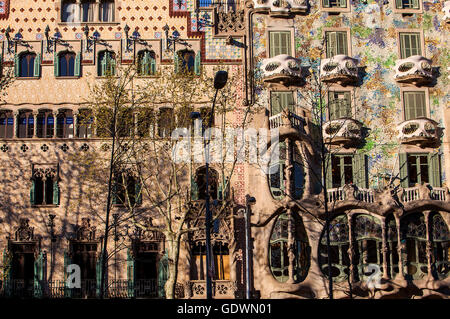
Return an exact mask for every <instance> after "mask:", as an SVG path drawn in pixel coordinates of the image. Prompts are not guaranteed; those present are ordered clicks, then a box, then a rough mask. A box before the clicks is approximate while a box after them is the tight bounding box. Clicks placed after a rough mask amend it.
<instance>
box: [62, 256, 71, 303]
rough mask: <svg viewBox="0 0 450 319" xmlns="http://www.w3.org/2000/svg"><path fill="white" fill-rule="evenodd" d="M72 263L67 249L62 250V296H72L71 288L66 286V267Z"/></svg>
mask: <svg viewBox="0 0 450 319" xmlns="http://www.w3.org/2000/svg"><path fill="white" fill-rule="evenodd" d="M71 263H72V258H71V257H70V254H69V252H68V251H67V250H65V251H64V287H65V289H64V297H67V298H71V297H72V288H69V287H67V277H68V276H67V267H68V266H69V265H70V264H71Z"/></svg>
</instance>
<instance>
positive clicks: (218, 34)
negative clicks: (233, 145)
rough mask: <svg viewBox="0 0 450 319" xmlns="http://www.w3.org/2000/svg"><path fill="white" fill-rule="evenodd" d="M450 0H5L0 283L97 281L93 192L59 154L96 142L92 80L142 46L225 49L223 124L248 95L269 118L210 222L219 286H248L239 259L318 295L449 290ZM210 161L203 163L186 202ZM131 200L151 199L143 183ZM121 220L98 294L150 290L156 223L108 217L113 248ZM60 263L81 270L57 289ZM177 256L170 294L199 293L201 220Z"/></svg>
mask: <svg viewBox="0 0 450 319" xmlns="http://www.w3.org/2000/svg"><path fill="white" fill-rule="evenodd" d="M449 10H450V2H449V1H442V0H431V1H428V0H253V1H252V0H245V1H244V0H214V1H213V0H158V1H152V0H120V1H119V0H33V1H32V0H15V1H11V0H3V1H0V42H1V51H0V60H1V69H2V72H3V74H6V72H7V70H10V71H11V74H12V76H13V78H14V80H13V82H12V84H11V85H10V86H9V87H8V88H7V89H6V90H5V91H4V92H1V93H5V94H4V97H3V98H2V101H1V104H0V159H1V166H0V168H1V171H0V254H1V256H0V257H1V258H0V263H1V275H2V277H1V278H0V280H1V285H0V294H1V296H2V297H5V298H6V297H9V296H23V297H35V298H41V297H46V298H66V297H72V298H97V297H98V296H99V287H100V286H99V285H100V272H101V264H100V263H101V260H102V256H101V246H102V243H103V240H104V235H105V234H104V224H103V222H102V216H103V214H104V212H105V207H106V204H105V201H104V200H98V201H97V202H94V203H87V202H84V201H83V198H84V193H83V192H84V191H85V190H84V189H83V188H82V187H80V186H79V183H78V178H79V174H78V172H79V170H78V169H79V168H78V167H76V165H75V162H74V161H73V158H74V157H77V156H79V155H80V154H88V153H89V152H93V151H94V150H102V147H103V145H105V143H108V141H109V138H108V137H105V136H102V135H101V134H100V132H98V131H97V130H94V129H92V128H91V126H90V123H89V121H88V122H86V121H85V120H86V116H87V115H86V114H87V113H86V105H85V100H86V98H87V95H88V92H89V86H88V83H92V81H94V82H95V81H102V79H103V78H104V77H105V75H106V74H107V73H108V72H110V73H111V72H112V73H113V74H114V73H115V72H116V70H118V69H120V68H121V67H123V66H126V65H130V64H133V63H138V65H140V66H143V67H142V70H141V73H140V76H141V77H142V79H143V80H145V81H152V80H153V79H154V78H156V77H157V76H158V74H159V71H160V70H161V68H163V67H164V68H171V67H173V68H180V67H182V68H186V70H187V71H189V72H192V73H193V74H195V75H197V76H201V74H202V72H208V70H209V71H211V70H213V69H214V68H217V67H220V66H227V67H228V68H229V69H230V70H232V72H234V73H235V74H239V76H235V77H232V76H231V75H230V78H232V79H233V82H232V83H228V84H227V85H231V86H233V87H234V88H236V89H237V90H238V92H239V98H237V99H236V101H235V104H236V105H235V110H234V111H233V112H232V114H233V116H232V118H230V119H229V121H228V122H227V123H235V124H238V123H239V121H240V120H241V119H242V112H243V111H242V110H244V109H245V108H246V107H248V106H250V108H252V109H253V110H254V114H253V116H252V118H251V122H250V124H249V125H250V126H251V127H253V128H256V129H259V128H265V129H267V130H269V131H270V130H278V132H279V139H280V160H279V162H277V163H275V164H274V165H275V166H277V167H278V168H279V169H278V170H277V172H276V173H273V174H265V173H263V172H262V170H261V169H260V167H258V166H257V165H252V164H249V163H239V164H238V165H237V167H236V173H235V174H234V175H233V177H232V180H231V187H232V189H233V199H232V201H231V202H232V203H231V204H230V207H229V208H228V209H227V210H226V212H227V213H226V214H225V215H226V216H225V217H223V218H221V219H220V220H219V221H218V222H217V223H215V226H214V231H213V232H212V239H211V242H212V252H213V253H212V255H213V256H212V260H213V265H214V267H215V271H214V272H213V275H214V277H213V297H214V298H243V297H244V296H245V287H246V284H247V282H246V275H245V270H246V268H247V266H249V268H250V269H251V273H250V280H249V283H250V288H251V295H252V298H264V299H267V298H307V299H316V298H317V299H321V298H328V297H329V291H328V289H329V279H330V275H331V278H332V282H333V295H334V298H350V297H352V298H444V299H447V298H449V296H450V259H449V254H450V231H449V227H450V193H449V188H448V187H449V183H448V177H449V176H450V145H449V142H450V134H449V127H450V111H449V110H450V104H449V84H450V74H449V70H450V45H449V39H450V37H449V31H450V11H449ZM169 38H170V39H174V38H177V39H179V40H180V41H178V42H176V43H175V44H173V43H172V45H168V41H169ZM180 61H184V62H180ZM180 63H181V64H180ZM162 94H164V92H162ZM310 96H314V97H315V98H317V96H320V99H319V100H320V103H319V104H317V103H311V101H312V100H311V99H310ZM211 100H212V97H211ZM315 101H317V100H316V99H315ZM322 104H323V105H327V107H326V111H325V112H323V113H321V114H320V115H319V116H317V112H316V110H317V108H319V109H320V107H321V106H320V105H322ZM157 111H158V112H157V114H158V119H157V125H156V127H155V128H154V129H155V130H154V134H151V137H149V138H157V139H161V140H164V139H165V138H168V137H169V136H170V131H169V130H168V128H167V127H165V124H167V123H168V122H167V119H168V118H169V119H170V118H171V117H173V116H174V115H173V114H174V113H172V112H173V110H172V111H171V109H170V107H168V106H164V105H160V106H158V109H157ZM241 111H242V112H241ZM318 119H319V120H318ZM215 121H216V123H215V124H216V125H219V122H220V121H219V117H217V118H216V119H215ZM319 122H321V123H322V125H321V126H319V125H318V123H319ZM318 128H319V130H318ZM319 136H323V141H324V142H325V149H321V147H320V146H318V145H319V144H318V142H317V141H318V137H319ZM105 150H107V147H105ZM320 154H324V158H325V160H324V161H323V163H324V164H325V168H324V169H322V161H321V158H322V156H321V155H320ZM219 172H220V171H219V170H215V168H214V167H213V168H211V175H210V176H212V179H211V184H212V186H211V189H213V190H215V191H216V194H215V195H213V198H212V200H218V199H222V195H221V194H222V190H221V189H220V186H218V185H215V184H214V181H217V180H219V175H220V173H219ZM130 174H131V175H132V173H130ZM131 175H130V176H131ZM204 176H205V168H204V166H202V164H199V165H198V167H197V168H196V169H194V170H193V172H192V176H191V180H192V183H191V185H190V187H191V188H192V190H191V194H195V195H192V198H191V200H192V205H193V207H197V206H198V207H200V206H201V205H203V204H204V200H205V194H204V192H205V189H204V187H202V186H200V184H201V183H200V180H201V178H204ZM133 185H134V184H133ZM135 186H136V187H135V188H134V189H135V191H136V194H137V188H138V185H137V184H136V185H135ZM133 187H134V186H133ZM325 190H326V191H325ZM246 195H249V196H252V197H254V198H255V203H254V205H252V206H251V207H250V206H249V207H246V206H247V203H246ZM136 197H137V196H136ZM214 197H215V198H214ZM136 202H139V205H140V209H141V210H142V211H145V210H146V209H150V208H149V207H150V204H149V203H148V200H147V199H146V196H139V198H136ZM113 203H114V204H113V208H112V217H111V220H110V222H111V223H114V218H116V217H113V216H118V215H115V214H120V212H121V209H122V208H121V207H120V205H117V203H115V202H114V199H113ZM88 205H90V206H89V208H87V206H88ZM196 205H197V206H196ZM325 206H326V208H325ZM246 209H247V210H249V211H251V214H250V223H251V227H250V230H249V233H250V238H251V241H250V242H251V245H250V249H249V258H248V260H249V265H246V260H247V258H246V257H247V256H246V249H245V226H244V225H245V224H244V218H243V216H244V214H245V211H246ZM93 210H94V211H96V212H97V213H98V214H92V211H93ZM144 217H145V214H144ZM327 219H328V221H329V224H330V228H329V229H330V231H329V247H328V246H327V240H326V235H325V234H326V228H325V224H326V220H327ZM147 223H148V225H153V224H155V225H156V224H158V223H161V221H157V220H152V218H150V216H148V218H147ZM190 226H192V227H195V226H196V225H190ZM118 238H121V239H120V240H121V242H124V243H126V245H128V246H127V248H126V249H122V250H120V251H117V252H116V253H115V254H114V255H113V256H111V257H110V258H109V260H108V270H107V276H106V277H107V278H106V281H107V287H108V293H107V296H108V297H111V298H164V297H165V294H164V284H165V282H166V280H167V277H168V274H167V271H168V268H167V258H168V256H167V253H166V249H167V240H166V238H165V236H164V235H162V234H161V233H159V232H157V231H144V230H142V229H137V228H135V227H134V226H133V225H131V224H130V227H128V228H127V231H126V232H125V231H123V230H120V231H117V230H114V228H112V229H111V232H110V236H109V239H108V240H109V242H108V243H109V244H108V245H109V247H114V245H115V244H117V242H119V239H118ZM122 239H123V240H122ZM70 264H78V265H80V268H81V279H82V287H81V289H77V290H70V289H67V282H66V279H67V271H66V269H67V266H68V265H70ZM330 265H331V270H330V268H329V267H330ZM369 265H371V267H375V269H376V271H375V272H376V276H372V271H369V270H368V267H369ZM178 269H179V273H178V280H177V285H176V287H177V288H176V298H185V299H191V298H192V299H195V298H197V299H198V298H205V296H206V283H205V274H206V267H205V233H204V232H203V231H196V232H192V233H190V234H189V235H188V236H187V237H186V238H185V240H184V241H183V243H182V245H181V251H180V258H179V268H178ZM372 269H374V268H372ZM374 278H375V279H376V280H375V281H372V279H374Z"/></svg>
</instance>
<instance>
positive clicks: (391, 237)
mask: <svg viewBox="0 0 450 319" xmlns="http://www.w3.org/2000/svg"><path fill="white" fill-rule="evenodd" d="M386 227H387V238H386V239H387V242H386V244H387V245H386V246H387V249H388V259H387V264H388V272H389V276H390V277H391V278H395V275H396V274H398V273H399V269H398V261H399V259H398V233H397V224H396V222H395V218H394V216H393V215H389V216H388V217H387V218H386Z"/></svg>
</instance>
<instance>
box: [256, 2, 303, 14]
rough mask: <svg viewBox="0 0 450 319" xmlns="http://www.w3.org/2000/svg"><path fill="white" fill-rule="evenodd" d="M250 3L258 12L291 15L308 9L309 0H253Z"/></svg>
mask: <svg viewBox="0 0 450 319" xmlns="http://www.w3.org/2000/svg"><path fill="white" fill-rule="evenodd" d="M250 5H253V8H254V9H255V11H256V12H261V13H269V14H270V15H271V16H289V15H290V14H295V13H300V12H306V10H307V9H308V4H307V0H253V4H250Z"/></svg>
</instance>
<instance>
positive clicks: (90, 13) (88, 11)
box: [81, 0, 95, 22]
mask: <svg viewBox="0 0 450 319" xmlns="http://www.w3.org/2000/svg"><path fill="white" fill-rule="evenodd" d="M94 8H95V1H92V0H86V1H83V2H82V3H81V10H82V11H81V12H82V21H83V22H93V21H94V15H95V13H94V12H95V10H94Z"/></svg>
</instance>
